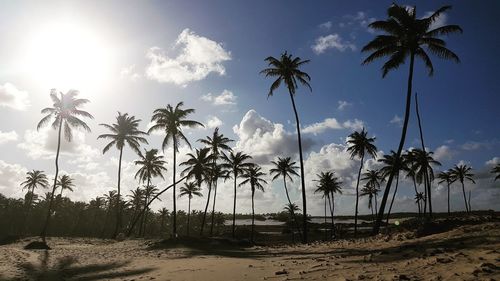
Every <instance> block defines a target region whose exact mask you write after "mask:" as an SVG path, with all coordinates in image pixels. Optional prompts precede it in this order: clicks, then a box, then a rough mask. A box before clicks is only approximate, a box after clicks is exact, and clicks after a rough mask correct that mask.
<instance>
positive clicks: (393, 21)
mask: <svg viewBox="0 0 500 281" xmlns="http://www.w3.org/2000/svg"><path fill="white" fill-rule="evenodd" d="M449 9H451V6H444V7H441V8H439V9H438V10H436V11H435V12H433V13H432V14H431V15H430V16H428V17H423V18H418V17H417V15H416V14H417V13H416V7H413V8H407V7H405V6H399V5H396V4H393V5H391V6H390V7H389V8H388V10H387V14H388V19H387V20H380V21H375V22H372V23H371V24H370V25H369V27H370V28H373V29H376V30H381V31H383V32H384V33H385V34H383V35H378V36H376V37H375V39H373V40H372V41H370V42H369V43H368V44H366V45H365V46H364V47H363V49H362V50H361V51H362V52H372V53H371V54H370V55H369V56H368V57H367V58H366V59H365V60H364V61H363V64H364V65H365V64H368V63H371V62H373V61H374V60H376V59H378V58H382V57H389V60H388V61H387V62H385V63H384V65H383V66H382V77H385V76H386V75H387V73H389V71H391V70H395V69H397V68H398V67H399V66H401V65H402V64H404V63H405V61H406V59H407V58H408V57H409V58H410V65H409V74H408V89H407V92H406V106H405V116H404V122H403V129H402V132H401V140H400V142H399V147H398V150H397V152H396V153H397V156H398V158H399V157H400V156H401V152H402V150H403V146H404V143H405V138H406V131H407V128H408V120H409V116H410V107H411V94H412V82H413V66H414V63H415V57H418V58H421V59H422V60H423V61H424V63H425V66H426V67H427V69H428V74H429V75H432V74H433V72H434V67H433V65H432V61H431V59H430V58H429V56H428V55H427V53H426V50H424V48H425V49H427V51H429V52H430V53H432V54H434V55H436V56H437V57H439V58H442V59H451V60H454V61H456V62H459V61H460V60H459V58H458V56H457V55H456V54H455V53H453V52H452V51H450V50H449V49H447V48H446V42H445V41H444V40H442V39H440V38H437V36H441V35H448V34H451V33H455V32H462V29H461V28H460V27H459V26H458V25H445V26H441V27H437V28H433V26H432V24H433V23H434V22H435V21H436V19H438V18H439V16H440V15H441V14H442V13H444V12H446V11H447V10H449ZM393 177H394V175H390V176H389V178H388V180H387V185H386V188H385V190H384V195H383V197H382V202H381V204H380V211H379V213H378V217H377V221H376V223H375V225H374V227H373V232H374V233H375V234H377V233H378V232H379V229H380V224H381V222H382V218H383V215H384V210H385V204H386V202H387V198H388V196H389V192H390V188H391V184H392V180H393Z"/></svg>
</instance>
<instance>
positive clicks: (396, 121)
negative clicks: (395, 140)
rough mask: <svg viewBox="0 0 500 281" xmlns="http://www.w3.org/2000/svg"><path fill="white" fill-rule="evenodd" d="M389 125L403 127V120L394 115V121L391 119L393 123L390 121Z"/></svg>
mask: <svg viewBox="0 0 500 281" xmlns="http://www.w3.org/2000/svg"><path fill="white" fill-rule="evenodd" d="M389 123H391V124H394V125H396V126H398V127H403V118H401V117H399V116H397V115H394V117H392V119H391V121H389Z"/></svg>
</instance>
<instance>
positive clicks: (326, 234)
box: [325, 196, 332, 241]
mask: <svg viewBox="0 0 500 281" xmlns="http://www.w3.org/2000/svg"><path fill="white" fill-rule="evenodd" d="M328 201H330V197H328ZM331 210H332V209H331V206H330V211H331ZM327 239H328V231H326V196H325V241H326V240H327Z"/></svg>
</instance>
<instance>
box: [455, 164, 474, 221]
mask: <svg viewBox="0 0 500 281" xmlns="http://www.w3.org/2000/svg"><path fill="white" fill-rule="evenodd" d="M471 171H472V168H471V167H469V166H467V165H465V164H460V165H455V167H453V168H452V169H451V170H450V173H451V178H452V182H455V181H457V180H458V181H460V183H461V184H462V192H463V194H464V201H465V210H466V211H467V213H469V212H470V210H469V207H468V204H467V198H466V197H465V185H464V181H465V180H469V181H471V182H472V183H474V184H475V183H476V182H475V181H474V178H473V177H474V174H473V173H472V172H471Z"/></svg>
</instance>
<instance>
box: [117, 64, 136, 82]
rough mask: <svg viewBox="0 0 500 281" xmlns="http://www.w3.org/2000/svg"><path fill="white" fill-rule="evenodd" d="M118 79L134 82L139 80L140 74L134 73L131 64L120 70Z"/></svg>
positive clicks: (133, 66) (134, 70)
mask: <svg viewBox="0 0 500 281" xmlns="http://www.w3.org/2000/svg"><path fill="white" fill-rule="evenodd" d="M120 77H121V78H123V79H130V80H131V81H134V82H135V81H137V80H139V78H141V74H139V73H138V72H137V71H136V68H135V64H132V65H129V66H126V67H124V68H122V69H121V70H120Z"/></svg>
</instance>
